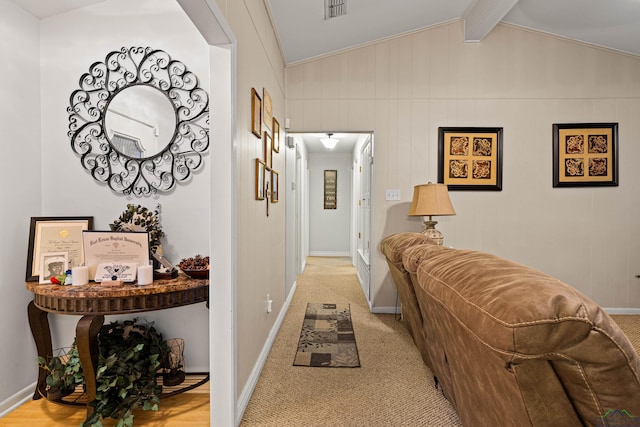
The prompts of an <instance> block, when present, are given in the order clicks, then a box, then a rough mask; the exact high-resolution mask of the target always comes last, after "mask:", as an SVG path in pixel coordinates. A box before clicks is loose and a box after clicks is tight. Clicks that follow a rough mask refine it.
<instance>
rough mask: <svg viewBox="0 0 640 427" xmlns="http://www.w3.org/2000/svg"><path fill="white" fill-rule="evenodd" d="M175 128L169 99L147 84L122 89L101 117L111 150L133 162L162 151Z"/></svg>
mask: <svg viewBox="0 0 640 427" xmlns="http://www.w3.org/2000/svg"><path fill="white" fill-rule="evenodd" d="M175 128H176V115H175V110H174V109H173V105H172V104H171V101H169V98H167V97H166V96H165V94H164V93H162V92H160V91H159V90H158V89H156V88H155V87H153V86H146V85H136V86H130V87H127V88H125V89H123V90H121V91H120V92H119V93H118V94H117V95H115V96H114V97H113V100H112V101H111V102H110V103H109V106H108V107H107V111H106V113H105V118H104V129H105V132H106V136H107V138H108V139H109V141H110V142H111V145H113V148H114V149H115V150H117V151H118V152H119V153H120V154H123V155H125V156H128V157H131V158H135V159H141V158H147V157H152V156H155V155H156V154H158V153H160V152H162V151H163V150H164V149H165V148H166V147H167V145H169V143H170V142H171V140H172V139H173V133H174V131H175Z"/></svg>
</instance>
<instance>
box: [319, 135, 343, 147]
mask: <svg viewBox="0 0 640 427" xmlns="http://www.w3.org/2000/svg"><path fill="white" fill-rule="evenodd" d="M331 135H333V134H332V133H328V134H327V138H320V142H322V145H324V148H326V149H328V150H333V149H334V148H335V146H336V144H337V143H338V142H340V140H339V139H338V138H331Z"/></svg>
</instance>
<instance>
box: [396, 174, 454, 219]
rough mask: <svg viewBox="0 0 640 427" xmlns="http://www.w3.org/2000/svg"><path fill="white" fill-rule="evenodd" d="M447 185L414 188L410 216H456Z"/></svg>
mask: <svg viewBox="0 0 640 427" xmlns="http://www.w3.org/2000/svg"><path fill="white" fill-rule="evenodd" d="M455 214H456V211H455V210H454V209H453V205H452V204H451V199H449V191H448V189H447V186H446V185H445V184H434V183H431V182H430V183H428V184H421V185H416V186H415V187H413V200H412V201H411V208H410V209H409V213H408V215H409V216H440V215H455Z"/></svg>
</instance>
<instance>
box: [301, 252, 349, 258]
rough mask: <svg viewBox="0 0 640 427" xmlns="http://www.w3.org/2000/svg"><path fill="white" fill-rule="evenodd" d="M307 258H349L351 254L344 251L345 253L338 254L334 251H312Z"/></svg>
mask: <svg viewBox="0 0 640 427" xmlns="http://www.w3.org/2000/svg"><path fill="white" fill-rule="evenodd" d="M309 256H327V257H329V256H336V257H338V256H339V257H351V252H349V251H346V252H340V251H336V252H332V251H326V252H324V251H312V252H309Z"/></svg>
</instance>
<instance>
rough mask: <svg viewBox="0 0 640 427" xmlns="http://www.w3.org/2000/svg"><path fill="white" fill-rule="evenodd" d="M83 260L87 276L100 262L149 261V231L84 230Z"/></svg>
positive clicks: (141, 262)
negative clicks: (87, 272)
mask: <svg viewBox="0 0 640 427" xmlns="http://www.w3.org/2000/svg"><path fill="white" fill-rule="evenodd" d="M82 240H83V247H84V262H85V265H86V266H87V267H88V268H89V277H95V274H96V269H97V267H98V265H100V264H113V263H135V264H138V265H139V266H141V265H147V264H148V263H149V233H147V232H146V231H142V232H135V231H85V232H83V233H82Z"/></svg>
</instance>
